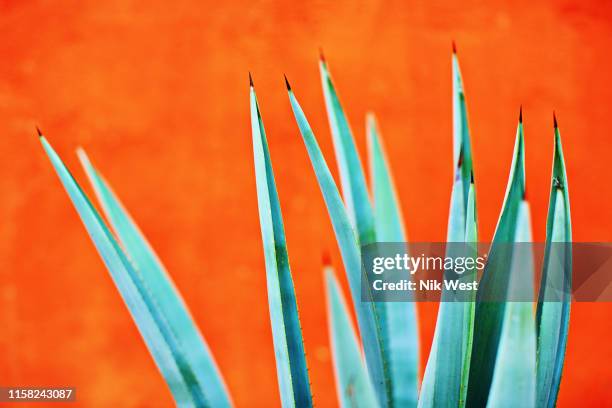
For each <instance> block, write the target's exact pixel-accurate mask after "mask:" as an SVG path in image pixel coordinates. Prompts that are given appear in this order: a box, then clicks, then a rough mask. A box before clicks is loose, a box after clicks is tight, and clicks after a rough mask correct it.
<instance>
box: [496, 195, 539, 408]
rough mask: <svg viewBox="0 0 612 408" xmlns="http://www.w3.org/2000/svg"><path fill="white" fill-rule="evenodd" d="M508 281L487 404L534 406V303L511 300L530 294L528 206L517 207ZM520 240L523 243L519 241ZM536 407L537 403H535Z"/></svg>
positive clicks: (530, 256)
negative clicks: (507, 300)
mask: <svg viewBox="0 0 612 408" xmlns="http://www.w3.org/2000/svg"><path fill="white" fill-rule="evenodd" d="M515 241H516V242H517V245H516V247H515V248H514V251H513V256H512V262H511V269H510V280H509V283H508V294H507V298H506V299H509V300H510V301H509V302H507V303H506V307H505V309H504V317H503V325H502V331H501V335H500V339H499V348H498V352H497V361H496V364H495V369H494V373H493V381H492V384H491V391H490V393H489V400H488V403H487V406H488V407H491V408H512V407H525V408H529V407H535V406H536V405H535V402H536V401H535V396H536V335H535V320H534V316H533V303H532V302H529V301H526V300H527V299H521V300H525V301H512V299H517V298H519V297H521V298H522V297H524V296H525V294H533V276H534V272H533V271H534V266H533V250H532V246H531V225H530V216H529V205H528V204H527V202H526V201H523V202H522V203H521V205H520V207H519V213H518V220H517V225H516V235H515ZM521 243H522V244H521ZM538 406H539V405H538Z"/></svg>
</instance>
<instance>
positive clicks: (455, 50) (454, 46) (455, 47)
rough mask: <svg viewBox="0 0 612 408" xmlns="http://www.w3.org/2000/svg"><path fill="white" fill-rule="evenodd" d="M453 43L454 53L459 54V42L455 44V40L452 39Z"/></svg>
mask: <svg viewBox="0 0 612 408" xmlns="http://www.w3.org/2000/svg"><path fill="white" fill-rule="evenodd" d="M452 45H453V54H455V55H457V44H455V40H453V41H452Z"/></svg>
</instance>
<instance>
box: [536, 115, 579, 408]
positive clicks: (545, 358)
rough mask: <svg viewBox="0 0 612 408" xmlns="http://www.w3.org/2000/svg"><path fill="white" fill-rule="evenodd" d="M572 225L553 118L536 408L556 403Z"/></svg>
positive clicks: (539, 311)
mask: <svg viewBox="0 0 612 408" xmlns="http://www.w3.org/2000/svg"><path fill="white" fill-rule="evenodd" d="M571 242H572V225H571V216H570V207H569V193H568V190H567V175H566V172H565V161H564V159H563V149H562V147H561V136H560V134H559V129H558V127H557V121H556V119H555V152H554V157H553V175H552V183H551V192H550V204H549V207H548V219H547V222H546V249H545V253H544V270H543V272H542V281H541V285H540V293H539V296H538V308H537V314H536V321H537V325H536V328H537V333H538V361H537V363H538V393H537V396H538V406H539V407H540V406H541V407H547V408H549V407H550V408H552V407H554V406H555V404H556V401H557V394H558V393H559V384H560V383H561V373H562V370H563V362H564V359H565V346H566V343H567V333H568V328H569V315H570V305H571V286H572V251H571Z"/></svg>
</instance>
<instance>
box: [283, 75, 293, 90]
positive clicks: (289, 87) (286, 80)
mask: <svg viewBox="0 0 612 408" xmlns="http://www.w3.org/2000/svg"><path fill="white" fill-rule="evenodd" d="M283 76H284V77H285V85H286V86H287V90H288V91H290V90H291V85H289V80H288V79H287V75H284V74H283Z"/></svg>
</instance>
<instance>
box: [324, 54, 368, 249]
mask: <svg viewBox="0 0 612 408" xmlns="http://www.w3.org/2000/svg"><path fill="white" fill-rule="evenodd" d="M319 70H320V72H321V84H322V85H323V95H324V97H325V107H326V108H327V116H328V118H329V127H330V128H331V134H332V139H333V142H334V149H335V152H336V160H337V162H338V169H339V171H340V184H341V187H342V195H343V197H344V202H345V203H346V209H347V213H348V216H349V219H350V220H351V222H352V225H353V227H354V228H355V230H356V231H357V234H358V237H359V243H360V244H361V245H368V244H371V243H373V242H375V241H376V236H375V226H374V215H373V212H372V205H371V204H370V197H369V195H368V188H367V184H366V180H365V175H364V172H363V167H362V166H361V160H360V158H359V154H358V153H357V148H356V147H355V139H354V138H353V133H352V132H351V128H350V126H349V123H348V120H347V119H346V115H345V113H344V110H343V109H342V105H341V104H340V99H339V98H338V94H337V93H336V89H335V88H334V84H333V82H332V79H331V76H330V73H329V69H328V67H327V62H325V60H323V59H321V61H320V62H319Z"/></svg>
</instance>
